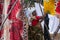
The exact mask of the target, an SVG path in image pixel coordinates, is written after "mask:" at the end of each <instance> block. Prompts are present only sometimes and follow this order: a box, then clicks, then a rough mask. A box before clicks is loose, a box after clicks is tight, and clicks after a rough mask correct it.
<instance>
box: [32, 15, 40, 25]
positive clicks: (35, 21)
mask: <svg viewBox="0 0 60 40" xmlns="http://www.w3.org/2000/svg"><path fill="white" fill-rule="evenodd" d="M39 19H40V16H36V19H34V20H33V21H32V26H35V25H37V24H38V22H39Z"/></svg>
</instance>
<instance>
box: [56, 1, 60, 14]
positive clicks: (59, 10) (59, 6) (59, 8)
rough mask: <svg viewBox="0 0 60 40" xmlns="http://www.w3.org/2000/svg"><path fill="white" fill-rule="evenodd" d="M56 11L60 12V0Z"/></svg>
mask: <svg viewBox="0 0 60 40" xmlns="http://www.w3.org/2000/svg"><path fill="white" fill-rule="evenodd" d="M56 12H57V14H60V1H59V2H58V3H57V5H56Z"/></svg>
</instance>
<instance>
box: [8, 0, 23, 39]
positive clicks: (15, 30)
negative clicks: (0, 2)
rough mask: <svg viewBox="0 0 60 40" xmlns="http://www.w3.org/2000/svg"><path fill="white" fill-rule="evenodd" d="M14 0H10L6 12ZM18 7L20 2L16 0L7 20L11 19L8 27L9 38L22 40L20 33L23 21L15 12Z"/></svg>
mask: <svg viewBox="0 0 60 40" xmlns="http://www.w3.org/2000/svg"><path fill="white" fill-rule="evenodd" d="M15 1H16V0H11V3H10V5H9V7H8V12H9V10H10V9H11V7H12V5H13V4H14V2H15ZM20 8H21V4H20V2H19V0H18V2H17V3H16V5H15V6H14V8H13V10H12V12H11V14H10V15H9V17H8V19H9V20H12V21H13V23H12V27H11V29H10V40H22V36H21V33H22V30H23V22H22V21H21V20H19V19H17V18H16V14H17V12H18V10H19V9H20Z"/></svg>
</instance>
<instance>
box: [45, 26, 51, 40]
mask: <svg viewBox="0 0 60 40" xmlns="http://www.w3.org/2000/svg"><path fill="white" fill-rule="evenodd" d="M44 40H51V38H50V34H49V31H48V29H47V28H46V27H44Z"/></svg>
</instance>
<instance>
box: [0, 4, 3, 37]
mask: <svg viewBox="0 0 60 40" xmlns="http://www.w3.org/2000/svg"><path fill="white" fill-rule="evenodd" d="M2 11H3V5H2V4H0V25H1V23H2V16H1V15H2ZM2 34H3V30H0V38H1V36H2Z"/></svg>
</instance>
